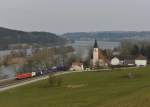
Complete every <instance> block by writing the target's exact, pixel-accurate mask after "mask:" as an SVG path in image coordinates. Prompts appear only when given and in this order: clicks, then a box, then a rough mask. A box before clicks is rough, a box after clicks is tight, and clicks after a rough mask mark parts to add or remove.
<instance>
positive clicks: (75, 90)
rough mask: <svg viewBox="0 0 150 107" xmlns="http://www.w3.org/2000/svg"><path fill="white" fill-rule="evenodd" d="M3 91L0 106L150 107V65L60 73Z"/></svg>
mask: <svg viewBox="0 0 150 107" xmlns="http://www.w3.org/2000/svg"><path fill="white" fill-rule="evenodd" d="M61 78H62V85H61V86H53V87H52V86H49V85H48V84H49V83H48V80H43V81H39V82H36V83H33V84H29V85H26V86H22V87H18V88H14V89H11V90H8V91H5V92H1V93H0V107H150V67H145V68H128V69H118V70H112V71H99V72H77V73H71V74H66V75H61Z"/></svg>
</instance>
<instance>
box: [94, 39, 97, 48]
mask: <svg viewBox="0 0 150 107" xmlns="http://www.w3.org/2000/svg"><path fill="white" fill-rule="evenodd" d="M94 48H98V44H97V40H96V39H95V43H94Z"/></svg>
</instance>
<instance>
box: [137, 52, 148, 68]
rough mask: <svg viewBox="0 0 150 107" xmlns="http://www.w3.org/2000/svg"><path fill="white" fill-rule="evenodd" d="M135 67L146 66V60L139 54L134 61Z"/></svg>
mask: <svg viewBox="0 0 150 107" xmlns="http://www.w3.org/2000/svg"><path fill="white" fill-rule="evenodd" d="M135 65H136V66H138V67H139V66H146V65H147V58H146V57H145V56H143V55H142V54H140V55H139V56H138V57H137V58H136V59H135Z"/></svg>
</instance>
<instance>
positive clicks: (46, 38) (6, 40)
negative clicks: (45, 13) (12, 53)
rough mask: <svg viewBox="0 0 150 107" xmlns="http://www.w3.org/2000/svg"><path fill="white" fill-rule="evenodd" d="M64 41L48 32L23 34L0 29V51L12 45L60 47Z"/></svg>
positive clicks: (23, 32) (17, 31) (22, 32)
mask: <svg viewBox="0 0 150 107" xmlns="http://www.w3.org/2000/svg"><path fill="white" fill-rule="evenodd" d="M66 42H67V40H66V39H64V38H62V37H60V36H57V35H56V34H53V33H49V32H25V31H19V30H12V29H7V28H2V27H0V49H7V48H8V45H12V44H32V45H34V44H36V45H44V46H45V45H46V46H53V45H62V44H65V43H66Z"/></svg>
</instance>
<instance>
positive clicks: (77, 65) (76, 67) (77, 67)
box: [70, 62, 84, 71]
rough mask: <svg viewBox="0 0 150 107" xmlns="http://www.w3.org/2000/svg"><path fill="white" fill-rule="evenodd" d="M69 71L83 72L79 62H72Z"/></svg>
mask: <svg viewBox="0 0 150 107" xmlns="http://www.w3.org/2000/svg"><path fill="white" fill-rule="evenodd" d="M70 70H71V71H83V70H84V66H83V63H81V62H73V63H72V66H71V68H70Z"/></svg>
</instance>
